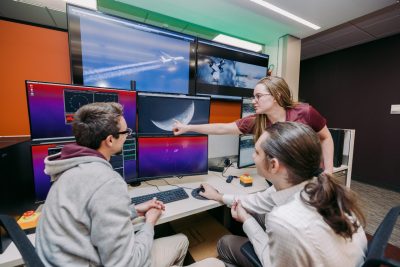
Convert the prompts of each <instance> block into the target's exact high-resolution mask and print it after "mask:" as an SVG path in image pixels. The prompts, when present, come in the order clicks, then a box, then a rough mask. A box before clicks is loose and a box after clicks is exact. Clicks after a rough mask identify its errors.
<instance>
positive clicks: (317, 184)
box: [301, 171, 365, 239]
mask: <svg viewBox="0 0 400 267" xmlns="http://www.w3.org/2000/svg"><path fill="white" fill-rule="evenodd" d="M318 172H319V171H317V173H318ZM317 173H315V174H317ZM303 192H305V193H306V194H307V195H308V197H305V196H304V194H303V193H302V194H301V199H302V200H303V201H304V202H305V203H307V204H309V205H311V206H313V207H315V208H316V209H317V211H318V213H319V214H321V216H322V217H323V219H324V221H325V222H326V223H327V224H328V225H329V226H330V227H331V228H332V229H333V231H335V233H336V234H338V235H340V236H342V237H344V238H350V239H351V237H352V235H353V234H354V233H355V232H357V230H358V228H359V227H360V223H361V225H363V226H364V225H365V218H364V216H363V214H362V211H361V209H360V207H359V206H358V204H357V201H356V195H355V193H353V192H352V191H351V190H349V189H348V188H346V187H344V186H343V185H341V184H339V183H338V182H337V181H336V178H334V177H333V176H332V175H329V174H326V173H321V172H319V174H317V175H316V179H315V180H314V179H313V180H311V181H310V182H309V183H308V184H306V186H305V187H304V190H303Z"/></svg>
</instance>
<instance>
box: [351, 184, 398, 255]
mask: <svg viewBox="0 0 400 267" xmlns="http://www.w3.org/2000/svg"><path fill="white" fill-rule="evenodd" d="M350 187H351V189H353V190H354V191H355V192H356V193H357V194H358V196H359V199H360V203H361V206H362V207H363V208H364V214H365V217H366V220H367V225H366V227H365V232H366V233H367V234H370V235H373V234H374V232H375V230H376V229H377V227H378V226H379V224H380V222H381V221H382V220H383V218H384V217H385V215H386V213H387V212H388V211H389V210H390V208H392V207H394V206H398V205H400V193H398V192H394V191H390V190H387V189H383V188H379V187H376V186H372V185H368V184H365V183H361V182H358V181H355V180H353V181H352V182H351V186H350ZM389 243H391V244H392V245H394V246H396V247H398V248H400V219H398V220H397V223H396V226H395V229H394V230H393V233H392V236H391V239H390V240H389Z"/></svg>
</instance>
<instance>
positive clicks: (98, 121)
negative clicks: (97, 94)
mask: <svg viewBox="0 0 400 267" xmlns="http://www.w3.org/2000/svg"><path fill="white" fill-rule="evenodd" d="M122 114H123V107H122V106H121V105H120V104H118V103H114V102H110V103H92V104H88V105H84V106H82V107H81V108H80V109H78V111H77V112H76V113H75V115H74V121H73V123H72V131H73V133H74V136H75V139H76V143H77V144H78V145H80V146H85V147H89V148H92V149H98V148H99V147H100V144H101V141H103V140H104V139H106V137H107V136H109V135H113V136H114V137H115V138H118V137H119V134H118V132H119V131H120V129H119V121H120V118H121V116H122Z"/></svg>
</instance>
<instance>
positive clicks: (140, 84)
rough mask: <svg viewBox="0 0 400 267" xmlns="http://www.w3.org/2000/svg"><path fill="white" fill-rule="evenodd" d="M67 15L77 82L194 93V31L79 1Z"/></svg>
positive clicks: (153, 90)
mask: <svg viewBox="0 0 400 267" xmlns="http://www.w3.org/2000/svg"><path fill="white" fill-rule="evenodd" d="M67 17H68V33H69V48H70V55H71V68H72V74H73V82H74V83H76V84H84V85H91V86H98V87H113V88H120V89H126V90H131V89H133V90H137V91H146V92H164V93H180V94H189V93H190V94H194V76H195V69H194V66H195V57H196V50H195V47H196V43H195V37H194V36H190V35H186V34H182V33H178V32H174V31H170V30H166V29H163V28H158V27H155V26H150V25H147V24H144V23H140V22H136V21H132V20H127V19H123V18H120V17H116V16H112V15H106V14H104V13H101V12H97V11H94V10H90V9H85V8H81V7H77V6H73V5H68V6H67ZM191 90H193V91H191Z"/></svg>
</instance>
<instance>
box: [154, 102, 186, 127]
mask: <svg viewBox="0 0 400 267" xmlns="http://www.w3.org/2000/svg"><path fill="white" fill-rule="evenodd" d="M193 115H194V102H193V101H192V103H191V104H190V106H189V107H188V108H187V109H186V110H185V111H184V112H182V113H181V114H179V115H177V116H174V117H173V118H170V119H167V120H163V121H153V120H151V122H152V123H153V124H154V125H155V126H157V127H158V128H160V129H161V130H164V131H172V125H173V124H174V122H175V120H178V121H180V122H181V123H183V124H189V123H190V121H191V120H192V118H193Z"/></svg>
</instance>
